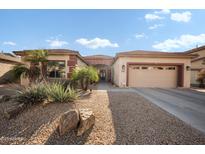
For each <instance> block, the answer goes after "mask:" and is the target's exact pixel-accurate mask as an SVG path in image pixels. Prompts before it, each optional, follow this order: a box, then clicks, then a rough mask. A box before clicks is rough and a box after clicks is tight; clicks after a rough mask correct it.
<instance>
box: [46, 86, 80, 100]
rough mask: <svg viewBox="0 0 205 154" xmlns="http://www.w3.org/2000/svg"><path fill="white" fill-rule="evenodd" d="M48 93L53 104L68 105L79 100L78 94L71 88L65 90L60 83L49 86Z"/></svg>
mask: <svg viewBox="0 0 205 154" xmlns="http://www.w3.org/2000/svg"><path fill="white" fill-rule="evenodd" d="M46 92H47V96H48V99H49V101H51V102H58V103H67V102H71V101H74V100H75V99H77V92H76V91H75V90H74V89H73V88H70V87H69V86H67V87H66V88H65V87H64V86H63V84H61V83H60V82H56V83H50V84H48V85H47V88H46Z"/></svg>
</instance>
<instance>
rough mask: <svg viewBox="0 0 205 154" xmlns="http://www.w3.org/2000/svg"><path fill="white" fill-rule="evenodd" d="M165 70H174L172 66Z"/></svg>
mask: <svg viewBox="0 0 205 154" xmlns="http://www.w3.org/2000/svg"><path fill="white" fill-rule="evenodd" d="M166 70H175V67H174V66H170V67H166Z"/></svg>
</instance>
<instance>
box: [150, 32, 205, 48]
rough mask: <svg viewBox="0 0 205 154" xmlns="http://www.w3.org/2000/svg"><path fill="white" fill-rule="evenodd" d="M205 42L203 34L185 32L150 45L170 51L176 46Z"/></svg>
mask: <svg viewBox="0 0 205 154" xmlns="http://www.w3.org/2000/svg"><path fill="white" fill-rule="evenodd" d="M204 43H205V34H199V35H190V34H185V35H181V36H180V37H178V38H174V39H167V40H165V41H163V42H160V43H156V44H154V45H153V46H152V47H153V48H155V49H159V50H162V51H170V50H172V49H177V48H188V47H190V46H193V45H198V44H204Z"/></svg>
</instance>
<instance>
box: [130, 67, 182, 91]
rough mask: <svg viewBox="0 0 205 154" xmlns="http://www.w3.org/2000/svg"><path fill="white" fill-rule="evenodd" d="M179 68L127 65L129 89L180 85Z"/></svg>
mask: <svg viewBox="0 0 205 154" xmlns="http://www.w3.org/2000/svg"><path fill="white" fill-rule="evenodd" d="M179 67H180V66H178V65H151V64H150V65H137V64H132V65H131V64H130V65H128V86H129V87H163V88H166V87H169V88H175V87H177V86H179V84H180V80H181V79H180V78H181V76H180V74H182V73H180V72H179V71H180V68H179Z"/></svg>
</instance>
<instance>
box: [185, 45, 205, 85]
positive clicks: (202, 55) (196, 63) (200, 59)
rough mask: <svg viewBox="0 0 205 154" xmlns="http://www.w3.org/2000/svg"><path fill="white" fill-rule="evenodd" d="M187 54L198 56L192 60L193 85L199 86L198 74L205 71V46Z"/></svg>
mask: <svg viewBox="0 0 205 154" xmlns="http://www.w3.org/2000/svg"><path fill="white" fill-rule="evenodd" d="M186 53H188V54H195V55H196V54H197V56H196V57H193V58H192V59H191V85H192V86H199V82H197V77H198V73H199V72H200V70H202V69H205V46H201V47H197V48H194V49H191V50H188V51H186Z"/></svg>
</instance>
